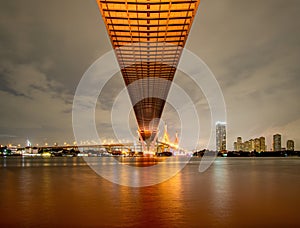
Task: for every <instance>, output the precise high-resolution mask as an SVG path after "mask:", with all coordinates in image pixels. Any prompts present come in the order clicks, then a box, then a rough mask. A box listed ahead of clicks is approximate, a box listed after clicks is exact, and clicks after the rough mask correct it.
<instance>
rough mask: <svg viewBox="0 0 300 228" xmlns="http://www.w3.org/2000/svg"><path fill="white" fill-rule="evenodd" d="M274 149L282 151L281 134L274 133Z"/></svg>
mask: <svg viewBox="0 0 300 228" xmlns="http://www.w3.org/2000/svg"><path fill="white" fill-rule="evenodd" d="M273 151H281V135H280V134H276V135H273Z"/></svg>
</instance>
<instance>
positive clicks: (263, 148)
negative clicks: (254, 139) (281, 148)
mask: <svg viewBox="0 0 300 228" xmlns="http://www.w3.org/2000/svg"><path fill="white" fill-rule="evenodd" d="M259 141H260V152H265V151H266V150H267V146H266V139H265V137H260V138H259Z"/></svg>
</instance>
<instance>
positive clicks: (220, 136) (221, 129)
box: [216, 122, 226, 151]
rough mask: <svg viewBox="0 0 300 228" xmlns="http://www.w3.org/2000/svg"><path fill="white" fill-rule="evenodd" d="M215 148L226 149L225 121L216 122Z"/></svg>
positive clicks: (218, 149)
mask: <svg viewBox="0 0 300 228" xmlns="http://www.w3.org/2000/svg"><path fill="white" fill-rule="evenodd" d="M216 150H217V151H224V150H226V123H225V122H217V123H216Z"/></svg>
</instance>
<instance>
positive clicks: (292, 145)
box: [286, 140, 295, 151]
mask: <svg viewBox="0 0 300 228" xmlns="http://www.w3.org/2000/svg"><path fill="white" fill-rule="evenodd" d="M286 149H287V150H288V151H294V150H295V143H294V141H293V140H288V141H287V142H286Z"/></svg>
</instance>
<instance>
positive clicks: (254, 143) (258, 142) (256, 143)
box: [234, 136, 266, 152]
mask: <svg viewBox="0 0 300 228" xmlns="http://www.w3.org/2000/svg"><path fill="white" fill-rule="evenodd" d="M234 150H235V151H245V152H252V151H256V152H264V151H266V139H265V137H263V136H261V137H259V138H255V139H249V140H247V141H245V142H242V137H237V141H236V142H234Z"/></svg>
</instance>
